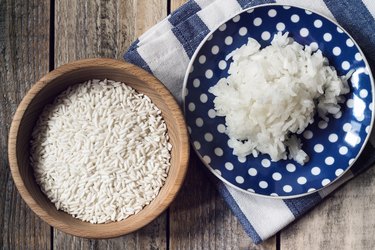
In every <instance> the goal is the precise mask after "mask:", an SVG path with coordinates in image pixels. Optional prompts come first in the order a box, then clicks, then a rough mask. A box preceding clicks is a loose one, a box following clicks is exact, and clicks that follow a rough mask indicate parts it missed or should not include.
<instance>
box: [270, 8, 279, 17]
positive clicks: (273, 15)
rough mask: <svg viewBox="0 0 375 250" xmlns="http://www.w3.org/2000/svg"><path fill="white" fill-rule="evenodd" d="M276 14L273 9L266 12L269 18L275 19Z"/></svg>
mask: <svg viewBox="0 0 375 250" xmlns="http://www.w3.org/2000/svg"><path fill="white" fill-rule="evenodd" d="M276 14H277V12H276V10H274V9H270V10H269V11H268V16H269V17H275V16H276Z"/></svg>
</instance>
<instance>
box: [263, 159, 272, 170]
mask: <svg viewBox="0 0 375 250" xmlns="http://www.w3.org/2000/svg"><path fill="white" fill-rule="evenodd" d="M261 164H262V166H263V167H265V168H268V167H270V166H271V162H270V160H268V159H263V160H262V161H261Z"/></svg>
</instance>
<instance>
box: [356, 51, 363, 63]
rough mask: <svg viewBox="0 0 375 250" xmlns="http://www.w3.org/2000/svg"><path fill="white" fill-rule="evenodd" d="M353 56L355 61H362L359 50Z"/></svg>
mask: <svg viewBox="0 0 375 250" xmlns="http://www.w3.org/2000/svg"><path fill="white" fill-rule="evenodd" d="M354 58H355V60H357V61H362V59H363V58H362V55H361V53H359V52H357V53H355V56H354Z"/></svg>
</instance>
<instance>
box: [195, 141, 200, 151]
mask: <svg viewBox="0 0 375 250" xmlns="http://www.w3.org/2000/svg"><path fill="white" fill-rule="evenodd" d="M193 144H194V147H195V148H196V149H197V150H199V149H201V144H200V143H199V141H195V142H194V143H193Z"/></svg>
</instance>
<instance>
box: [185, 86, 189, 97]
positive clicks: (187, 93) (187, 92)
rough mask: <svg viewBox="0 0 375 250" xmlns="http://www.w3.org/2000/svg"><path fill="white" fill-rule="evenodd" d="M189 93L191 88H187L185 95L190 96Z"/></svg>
mask: <svg viewBox="0 0 375 250" xmlns="http://www.w3.org/2000/svg"><path fill="white" fill-rule="evenodd" d="M188 95H189V90H188V89H187V88H185V96H188Z"/></svg>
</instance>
